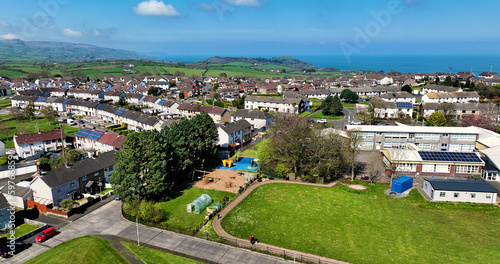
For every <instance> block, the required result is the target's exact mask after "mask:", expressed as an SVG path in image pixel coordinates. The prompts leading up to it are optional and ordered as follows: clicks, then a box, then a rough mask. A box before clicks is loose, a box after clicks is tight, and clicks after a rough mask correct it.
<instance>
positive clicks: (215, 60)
mask: <svg viewBox="0 0 500 264" xmlns="http://www.w3.org/2000/svg"><path fill="white" fill-rule="evenodd" d="M235 62H242V63H250V64H253V65H267V64H274V65H281V66H288V67H292V68H316V67H315V66H313V65H311V64H309V63H307V62H305V61H303V60H299V59H294V58H292V57H288V56H281V57H274V58H270V59H266V58H245V57H219V56H216V57H212V58H208V59H204V60H201V61H197V62H195V63H194V64H199V65H203V64H206V65H210V64H227V63H235Z"/></svg>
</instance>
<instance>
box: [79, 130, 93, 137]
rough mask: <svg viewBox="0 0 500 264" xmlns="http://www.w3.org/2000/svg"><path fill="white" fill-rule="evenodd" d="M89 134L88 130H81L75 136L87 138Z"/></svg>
mask: <svg viewBox="0 0 500 264" xmlns="http://www.w3.org/2000/svg"><path fill="white" fill-rule="evenodd" d="M90 132H91V131H90V130H87V129H84V128H82V129H80V130H79V131H78V132H76V135H77V136H80V137H87V136H88V135H89V134H90Z"/></svg>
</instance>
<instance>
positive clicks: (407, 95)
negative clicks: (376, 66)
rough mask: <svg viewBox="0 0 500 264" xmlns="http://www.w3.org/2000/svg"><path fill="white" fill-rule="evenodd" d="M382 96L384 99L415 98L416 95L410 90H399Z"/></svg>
mask: <svg viewBox="0 0 500 264" xmlns="http://www.w3.org/2000/svg"><path fill="white" fill-rule="evenodd" d="M380 97H381V98H384V99H389V98H415V96H414V95H413V94H411V93H409V92H404V91H403V92H397V93H385V94H383V95H381V96H380Z"/></svg>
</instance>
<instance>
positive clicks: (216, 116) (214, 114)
mask: <svg viewBox="0 0 500 264" xmlns="http://www.w3.org/2000/svg"><path fill="white" fill-rule="evenodd" d="M177 110H179V113H180V115H181V116H183V117H186V118H187V119H191V118H193V117H194V116H195V115H197V114H199V113H202V112H204V113H207V114H208V115H209V116H210V117H211V118H212V119H213V120H214V122H215V123H216V124H217V123H229V122H231V113H230V112H229V111H228V110H227V109H225V108H223V107H217V106H205V105H199V104H187V103H183V104H181V105H180V106H179V107H178V108H177Z"/></svg>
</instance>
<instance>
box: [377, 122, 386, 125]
mask: <svg viewBox="0 0 500 264" xmlns="http://www.w3.org/2000/svg"><path fill="white" fill-rule="evenodd" d="M377 126H387V123H386V122H380V123H378V124H377Z"/></svg>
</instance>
